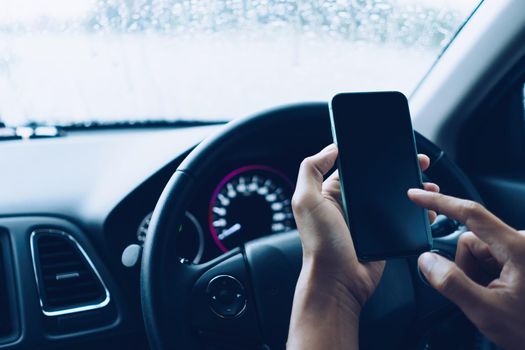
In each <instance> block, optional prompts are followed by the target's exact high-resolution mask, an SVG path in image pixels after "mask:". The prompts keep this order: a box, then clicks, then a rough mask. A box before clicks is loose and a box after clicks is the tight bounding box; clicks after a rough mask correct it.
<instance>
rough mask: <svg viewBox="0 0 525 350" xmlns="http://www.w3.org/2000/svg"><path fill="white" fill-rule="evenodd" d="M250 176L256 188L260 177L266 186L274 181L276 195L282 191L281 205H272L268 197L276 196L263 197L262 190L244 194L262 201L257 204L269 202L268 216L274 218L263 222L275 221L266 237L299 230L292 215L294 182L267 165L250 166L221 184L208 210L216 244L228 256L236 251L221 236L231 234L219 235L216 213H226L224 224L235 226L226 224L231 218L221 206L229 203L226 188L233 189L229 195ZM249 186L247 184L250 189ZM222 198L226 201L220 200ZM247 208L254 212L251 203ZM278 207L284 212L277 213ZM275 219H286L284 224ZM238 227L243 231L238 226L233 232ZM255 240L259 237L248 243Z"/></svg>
mask: <svg viewBox="0 0 525 350" xmlns="http://www.w3.org/2000/svg"><path fill="white" fill-rule="evenodd" d="M246 173H253V175H249V176H250V177H251V181H252V182H251V184H253V181H254V178H255V176H257V177H258V178H259V180H261V181H263V185H266V181H267V180H270V183H271V184H272V185H273V186H274V187H275V188H274V190H275V191H276V192H278V191H280V192H279V193H278V195H277V196H279V199H280V201H278V202H277V203H272V200H269V199H268V197H267V196H268V195H271V196H272V198H273V197H275V194H271V193H266V194H261V193H260V192H259V191H258V190H257V191H251V192H250V191H245V192H243V194H244V198H246V197H248V198H250V197H251V198H255V197H258V198H259V199H256V200H258V201H259V202H260V200H261V199H265V200H266V202H267V203H265V205H266V206H267V207H268V209H267V212H268V211H269V213H268V215H272V216H271V217H270V218H266V217H265V218H263V220H267V221H268V220H271V221H269V222H271V229H269V231H268V232H265V234H266V233H279V232H284V231H288V230H290V229H291V228H293V227H294V226H295V221H294V219H293V214H292V209H291V197H292V193H293V188H294V186H293V184H292V182H291V181H290V179H289V178H288V177H287V176H286V175H285V174H284V173H282V172H281V171H279V170H277V169H274V168H272V167H269V166H266V165H248V166H243V167H240V168H238V169H235V170H233V171H232V172H230V173H229V174H228V175H226V176H225V177H224V178H223V179H222V180H221V181H220V182H219V184H218V185H217V187H216V188H215V190H214V191H213V194H212V197H211V199H210V204H209V209H208V223H209V228H210V232H211V235H212V237H213V240H214V241H215V243H216V245H217V246H218V247H219V249H220V250H221V251H223V252H227V251H229V250H230V249H231V248H233V247H228V244H225V242H223V239H225V237H222V238H221V235H224V231H228V230H227V229H225V230H224V231H223V233H221V232H218V229H217V227H216V223H215V220H217V216H218V213H214V209H215V210H216V211H219V210H222V211H223V213H222V215H224V217H225V219H224V220H225V224H226V225H227V224H233V222H229V223H228V220H226V215H228V214H227V211H226V210H225V209H226V208H224V205H223V204H220V202H221V199H222V201H225V197H226V196H225V194H224V191H225V187H229V189H227V190H226V191H231V190H232V188H231V186H233V182H234V181H236V180H237V179H238V180H239V181H240V179H241V178H242V175H243V174H246ZM274 180H276V181H277V183H275V181H274ZM272 181H273V182H272ZM248 185H249V183H246V186H248ZM235 191H237V189H235ZM221 192H222V193H221ZM221 195H222V197H219V196H221ZM231 199H233V198H227V199H226V201H227V202H230V200H231ZM273 200H275V199H273ZM246 204H247V205H246V206H245V209H244V210H247V211H248V212H249V211H250V210H251V209H253V208H251V206H250V204H251V203H246ZM272 204H276V206H273V205H272ZM276 207H277V208H279V207H280V211H279V209H277V211H276V210H274V208H276ZM275 215H277V216H280V217H279V219H281V217H283V215H284V217H285V218H284V221H282V222H275V217H276V216H275ZM219 220H220V219H219ZM235 226H238V229H240V227H241V225H240V224H238V223H236V224H234V225H233V226H232V227H230V228H229V229H234V230H235ZM219 231H220V229H219ZM254 238H258V237H250V238H247V239H246V241H247V240H250V239H254ZM241 243H242V242H241Z"/></svg>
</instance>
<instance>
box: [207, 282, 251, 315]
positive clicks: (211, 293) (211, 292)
mask: <svg viewBox="0 0 525 350" xmlns="http://www.w3.org/2000/svg"><path fill="white" fill-rule="evenodd" d="M206 293H207V294H208V303H209V305H210V309H211V310H212V311H213V313H215V314H216V315H217V316H219V317H221V318H235V317H238V316H239V315H241V314H242V312H243V311H244V309H245V308H246V297H245V296H244V287H243V285H242V284H241V282H239V281H238V280H237V279H236V278H235V277H232V276H229V275H219V276H216V277H214V278H212V279H211V281H210V282H209V283H208V287H207V289H206Z"/></svg>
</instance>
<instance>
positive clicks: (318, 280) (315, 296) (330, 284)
mask: <svg viewBox="0 0 525 350" xmlns="http://www.w3.org/2000/svg"><path fill="white" fill-rule="evenodd" d="M297 289H300V290H302V291H303V292H304V293H305V294H306V295H308V297H309V298H310V299H312V301H315V302H317V303H319V304H321V305H320V306H321V307H322V304H325V303H332V302H336V303H337V304H338V305H339V307H341V308H342V309H343V310H344V311H345V312H346V313H347V315H348V316H349V317H350V318H351V319H353V321H355V322H357V323H358V322H359V316H360V314H361V309H362V302H361V301H360V298H359V297H357V296H356V295H354V293H353V292H352V291H351V289H350V288H348V285H347V284H346V283H344V282H343V281H341V280H340V279H339V278H337V277H336V276H334V275H333V274H332V273H327V271H326V270H325V269H322V268H320V264H319V263H318V262H316V260H315V259H312V258H308V259H306V258H305V259H303V266H302V269H301V274H300V275H299V280H298V282H297Z"/></svg>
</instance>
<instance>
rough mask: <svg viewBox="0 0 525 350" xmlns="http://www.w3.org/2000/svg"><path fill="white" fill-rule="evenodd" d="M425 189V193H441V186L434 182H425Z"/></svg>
mask: <svg viewBox="0 0 525 350" xmlns="http://www.w3.org/2000/svg"><path fill="white" fill-rule="evenodd" d="M423 188H424V189H425V191H430V192H439V186H438V185H437V184H435V183H433V182H424V183H423Z"/></svg>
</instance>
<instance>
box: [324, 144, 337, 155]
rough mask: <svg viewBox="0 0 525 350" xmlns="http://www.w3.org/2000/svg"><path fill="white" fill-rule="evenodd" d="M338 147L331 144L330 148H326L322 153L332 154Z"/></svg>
mask: <svg viewBox="0 0 525 350" xmlns="http://www.w3.org/2000/svg"><path fill="white" fill-rule="evenodd" d="M335 148H336V146H335V144H334V143H332V144H329V145H328V146H326V147H325V148H323V150H322V151H321V152H322V153H327V152H331V151H333V150H335Z"/></svg>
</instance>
